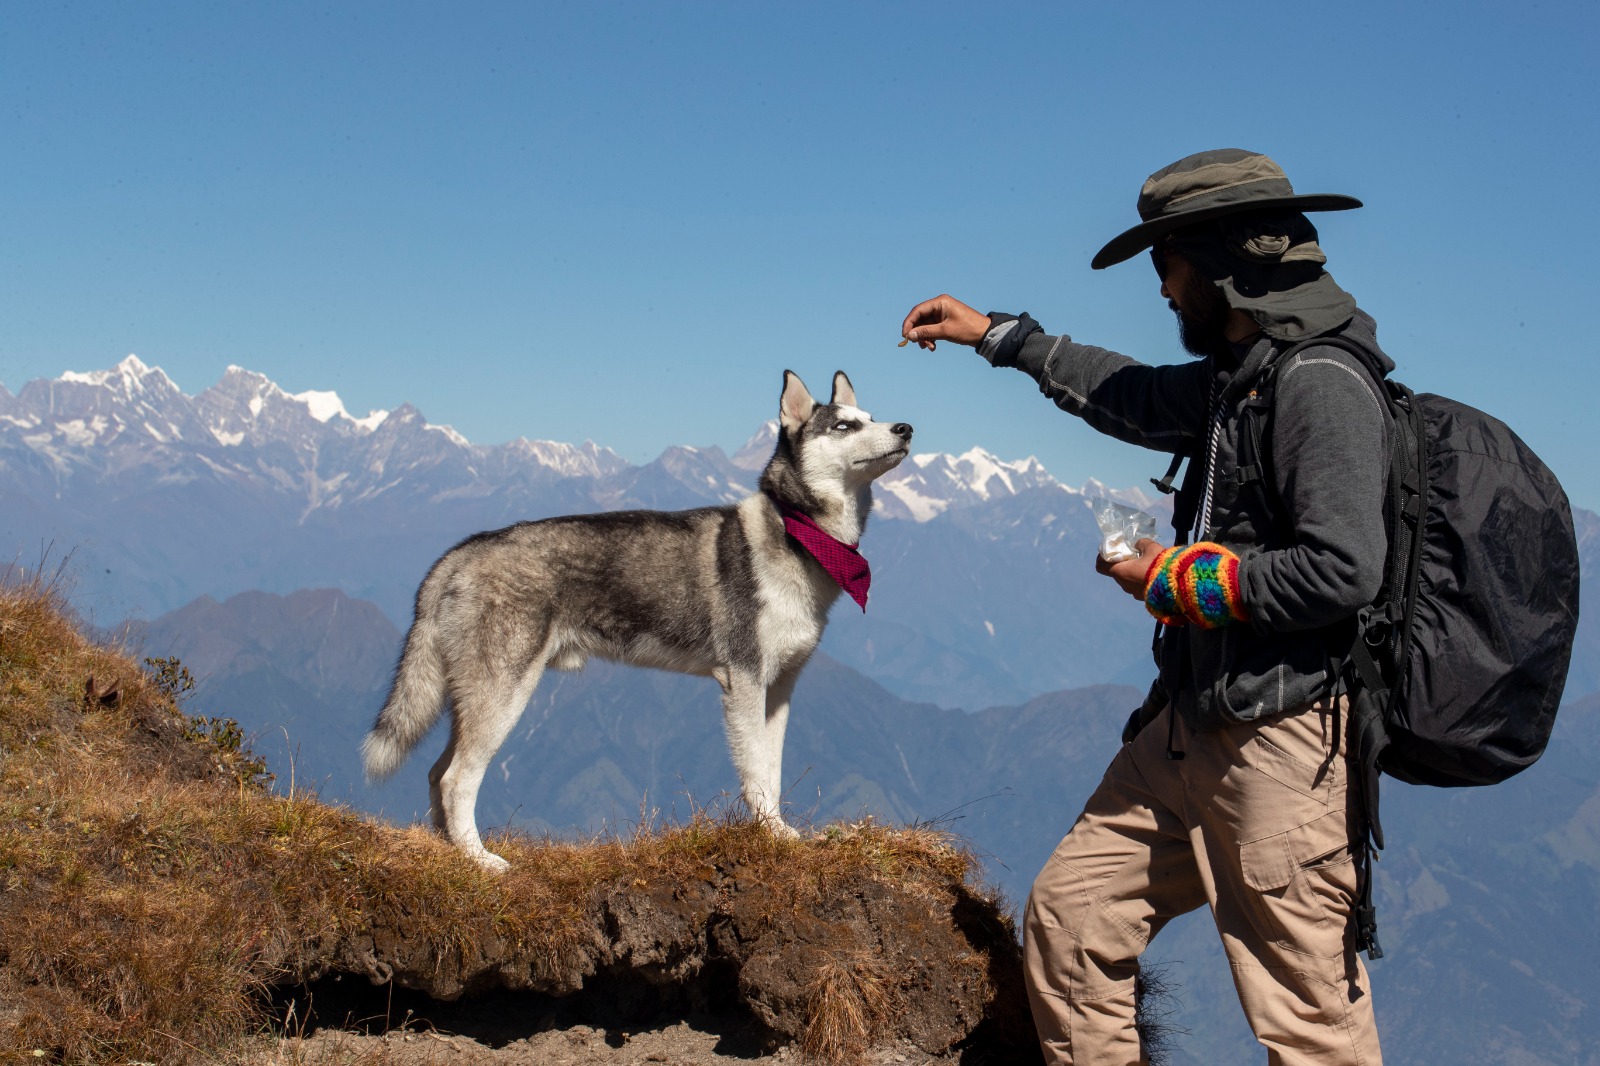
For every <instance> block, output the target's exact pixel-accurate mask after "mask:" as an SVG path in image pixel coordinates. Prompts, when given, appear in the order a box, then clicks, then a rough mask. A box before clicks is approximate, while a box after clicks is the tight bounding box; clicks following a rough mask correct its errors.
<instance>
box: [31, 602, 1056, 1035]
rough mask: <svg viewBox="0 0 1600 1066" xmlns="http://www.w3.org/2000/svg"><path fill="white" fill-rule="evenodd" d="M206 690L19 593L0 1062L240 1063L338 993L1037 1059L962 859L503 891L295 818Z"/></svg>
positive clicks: (764, 865) (386, 841)
mask: <svg viewBox="0 0 1600 1066" xmlns="http://www.w3.org/2000/svg"><path fill="white" fill-rule="evenodd" d="M183 685H184V675H183V674H182V672H181V670H180V669H179V668H178V667H177V666H176V664H162V663H157V664H154V667H153V668H146V667H141V666H140V665H139V664H137V663H135V662H134V661H133V660H131V659H130V658H129V657H127V656H126V655H125V654H123V653H122V652H120V651H118V650H117V649H114V648H106V647H101V646H98V645H96V644H94V643H93V642H91V641H90V640H88V639H87V638H86V637H85V636H84V635H83V634H82V633H81V632H80V630H79V629H78V627H77V626H76V625H75V624H74V623H73V622H72V621H71V620H70V619H69V618H68V617H67V616H66V614H65V613H64V611H63V610H62V608H61V606H60V603H59V601H58V599H57V598H56V597H55V596H53V595H52V594H51V592H50V591H49V589H48V588H45V587H43V586H41V585H40V584H39V583H37V582H34V583H22V584H19V583H16V582H13V583H11V584H10V585H7V586H5V587H3V588H0V1059H4V1060H6V1061H27V1062H38V1061H61V1062H113V1061H116V1062H127V1061H130V1060H131V1061H159V1062H182V1061H214V1060H216V1059H217V1058H225V1057H228V1056H231V1055H234V1054H237V1053H239V1052H240V1050H241V1049H242V1048H243V1047H244V1046H245V1045H246V1044H247V1043H248V1042H249V1040H250V1039H251V1038H252V1037H253V1036H255V1035H257V1034H260V1033H262V1032H266V1031H270V1026H271V1023H272V1021H273V1012H272V1009H271V1004H272V1003H273V996H274V994H275V993H276V994H278V995H279V996H281V995H282V994H283V990H285V989H293V988H295V987H298V986H306V985H309V984H311V983H312V982H317V981H319V980H323V979H325V978H327V977H328V976H329V975H350V976H354V977H358V978H364V979H366V980H367V981H370V982H372V983H374V984H377V985H384V984H392V985H393V986H395V987H401V988H409V989H416V990H420V991H421V992H424V993H426V994H427V995H428V996H431V997H433V998H435V999H437V1000H454V999H459V998H462V997H471V996H474V995H478V994H483V993H487V992H493V991H509V992H512V993H516V994H522V995H527V996H530V997H544V998H545V999H549V998H552V997H554V998H560V997H568V996H572V995H575V994H577V993H579V992H594V991H595V990H596V989H600V990H605V989H606V988H607V987H608V986H615V987H616V988H617V989H619V990H625V991H626V995H627V997H628V998H629V999H630V1000H631V1001H638V1002H640V1003H641V1007H640V1009H648V1008H649V1007H650V1005H651V1004H655V1006H656V1007H659V1006H660V1005H661V1004H674V1003H677V1004H692V1005H701V1006H703V1005H706V1004H710V1005H713V1006H715V1007H716V1008H717V1009H723V1010H730V1011H740V1012H746V1013H747V1014H748V1016H749V1018H750V1020H751V1021H750V1024H751V1025H752V1026H754V1027H755V1028H756V1029H758V1030H760V1031H761V1032H762V1034H763V1038H764V1039H765V1040H767V1041H768V1043H769V1045H771V1046H780V1045H786V1044H787V1045H795V1046H798V1047H799V1048H800V1049H803V1050H804V1051H806V1052H808V1053H809V1054H811V1055H814V1056H816V1057H817V1058H819V1059H823V1060H827V1061H841V1060H846V1059H849V1058H851V1057H853V1056H855V1055H858V1054H859V1053H860V1052H861V1051H862V1050H864V1049H865V1048H867V1047H868V1046H869V1045H875V1044H880V1043H884V1042H887V1041H892V1040H906V1041H910V1042H911V1043H913V1044H915V1045H916V1046H917V1047H919V1048H921V1049H922V1050H923V1051H925V1052H927V1053H930V1054H944V1053H947V1052H950V1051H951V1050H952V1049H956V1048H965V1049H968V1050H969V1051H976V1052H980V1053H981V1051H982V1050H983V1049H986V1048H992V1049H993V1051H994V1053H995V1054H996V1056H997V1057H1004V1058H1006V1059H1007V1060H1010V1059H1011V1056H1012V1055H1013V1054H1026V1052H1025V1050H1024V1049H1026V1048H1028V1047H1030V1046H1031V1043H1032V1036H1031V1029H1030V1028H1029V1027H1028V1026H1027V1024H1026V1018H1025V1013H1026V1008H1025V1005H1024V1004H1023V1003H1022V1001H1021V994H1020V986H1019V982H1020V974H1019V970H1018V957H1017V948H1016V940H1015V931H1014V928H1013V926H1012V924H1011V922H1010V919H1009V918H1008V917H1007V915H1006V914H1005V912H1004V908H1003V906H1002V905H1001V904H1000V903H998V902H997V901H996V900H995V899H994V897H993V896H992V894H989V893H987V892H986V891H985V890H983V889H982V887H981V886H980V885H978V883H977V879H976V876H977V864H976V861H975V860H974V859H973V857H972V856H971V855H970V854H969V853H968V852H967V851H966V850H964V849H963V848H962V847H961V846H960V845H959V844H958V843H957V842H955V841H953V840H952V839H951V838H950V837H948V836H947V835H945V834H943V833H940V832H937V831H935V830H931V829H926V828H908V829H889V828H886V827H882V826H878V825H874V824H872V823H870V822H868V823H863V824H858V825H849V826H830V827H827V828H825V829H824V830H823V831H821V832H820V833H818V834H816V835H815V836H814V837H811V838H808V839H804V840H800V841H785V840H778V839H775V838H773V837H772V836H770V835H769V834H767V833H765V832H764V831H762V830H761V829H760V828H759V827H757V826H754V825H752V824H749V823H747V822H741V821H737V820H734V819H731V818H715V819H714V818H711V817H707V816H702V817H698V818H695V819H694V820H692V821H691V822H689V823H688V824H685V825H675V826H665V827H649V828H647V829H643V830H640V831H638V832H636V833H634V834H633V835H631V836H629V837H627V838H607V839H602V840H596V841H589V842H571V841H561V840H548V839H547V840H534V839H530V838H527V837H522V836H517V835H509V836H505V837H502V838H501V839H499V840H497V841H495V843H494V845H493V846H494V848H495V850H496V851H498V852H499V853H500V854H502V855H504V856H506V857H507V858H508V859H510V860H511V861H512V864H513V866H512V869H511V870H510V871H509V872H508V873H506V874H504V875H501V876H499V877H491V876H488V875H485V874H484V873H482V872H481V871H479V870H478V869H477V867H475V866H474V865H473V864H471V863H470V862H468V861H466V860H464V859H463V858H461V857H460V856H459V855H458V854H457V853H456V852H455V851H454V850H453V849H451V848H449V847H448V846H446V845H445V844H444V843H442V842H441V841H440V840H439V839H438V838H437V837H435V836H434V835H433V834H431V833H428V832H426V831H424V830H420V829H415V828H411V829H396V828H393V827H390V826H386V825H383V824H380V823H376V822H373V821H371V820H368V819H366V818H363V817H361V816H359V815H356V814H354V813H352V812H351V811H349V810H347V809H344V808H340V807H335V806H329V805H327V804H324V803H322V802H320V801H319V800H318V799H317V798H316V797H315V796H314V795H311V794H308V793H304V792H295V791H293V790H283V789H281V788H280V789H278V790H276V791H274V790H272V789H270V788H269V787H268V786H267V783H266V782H265V780H264V777H263V774H262V773H261V770H262V767H261V764H260V763H259V762H257V761H255V760H254V759H253V758H252V757H251V755H250V753H249V751H248V749H247V748H245V747H243V746H242V745H241V744H240V738H239V736H238V733H237V731H236V730H233V729H230V728H229V725H228V723H226V722H224V721H216V720H211V719H203V718H198V719H197V718H193V717H191V716H189V715H188V714H186V713H185V712H184V711H183V710H182V709H181V708H180V706H179V703H178V699H177V697H179V696H181V690H182V688H183Z"/></svg>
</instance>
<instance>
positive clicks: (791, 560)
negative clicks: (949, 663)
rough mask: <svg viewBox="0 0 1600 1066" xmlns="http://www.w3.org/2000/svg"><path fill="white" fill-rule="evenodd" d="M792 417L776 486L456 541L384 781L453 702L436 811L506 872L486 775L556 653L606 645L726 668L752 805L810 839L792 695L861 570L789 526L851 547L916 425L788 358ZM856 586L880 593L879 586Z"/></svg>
mask: <svg viewBox="0 0 1600 1066" xmlns="http://www.w3.org/2000/svg"><path fill="white" fill-rule="evenodd" d="M778 423H779V432H778V443H777V448H776V449H775V450H774V452H773V455H772V459H771V460H770V461H769V462H768V463H767V466H766V469H765V470H764V471H763V472H762V474H761V481H760V491H759V492H757V493H756V494H755V495H753V496H750V497H749V498H747V499H745V500H742V501H741V502H739V503H738V504H734V505H731V506H726V507H706V508H700V509H697V510H692V511H622V512H615V513H610V514H594V515H574V516H571V517H564V518H548V519H545V520H543V521H539V522H519V523H517V524H516V525H514V526H509V527H507V528H505V529H500V530H495V531H494V532H491V533H480V534H478V535H477V536H474V537H469V538H468V539H466V540H464V541H462V542H461V543H460V544H458V545H456V546H455V547H454V548H451V549H450V550H449V551H448V552H446V553H445V554H444V556H443V557H442V558H441V559H440V560H439V561H438V562H436V563H434V564H433V568H432V569H431V570H429V571H428V576H427V577H426V578H424V579H423V582H422V587H421V588H420V589H418V590H417V603H416V613H415V619H414V620H413V621H412V623H411V631H410V632H409V633H408V634H407V635H406V643H405V648H404V650H403V651H402V652H401V654H400V661H399V663H398V664H397V665H396V667H395V673H394V684H393V687H392V688H391V689H390V691H389V698H388V700H387V701H385V703H384V705H383V710H382V711H380V712H379V714H378V719H377V721H376V722H375V723H374V724H373V727H372V731H371V732H370V733H368V734H367V738H366V740H365V741H364V742H363V744H362V748H361V750H362V755H363V757H364V760H365V762H366V769H367V774H368V776H369V777H371V778H374V779H381V778H383V777H387V776H388V775H389V774H391V773H393V772H394V771H395V769H397V768H398V767H399V765H400V763H401V762H403V761H404V760H405V757H406V755H407V754H408V753H409V752H410V751H411V749H412V748H413V747H415V746H416V744H417V742H418V741H420V740H421V739H422V736H423V734H425V733H426V732H427V731H428V729H429V728H430V727H431V726H432V725H433V724H434V722H436V721H437V720H438V718H439V715H440V714H441V713H442V711H443V710H444V707H445V704H446V702H448V703H449V706H450V711H451V729H450V742H449V745H448V746H447V747H446V748H445V749H444V754H443V755H441V756H440V757H439V761H438V762H436V763H434V765H433V769H432V770H431V771H429V773H428V797H429V816H430V817H431V818H432V820H433V824H434V825H435V826H436V827H437V828H438V829H439V830H441V831H443V832H444V834H445V835H446V836H447V837H448V838H449V839H450V840H451V842H452V843H454V844H455V845H457V846H458V847H460V848H461V849H462V850H463V851H465V852H466V853H467V854H468V855H470V856H472V858H474V859H475V860H477V862H478V863H479V864H480V865H482V866H484V867H485V868H487V869H490V870H503V869H505V868H506V866H507V863H506V861H505V860H504V859H502V858H500V857H499V856H498V855H494V854H492V853H491V852H489V851H487V850H486V849H485V848H484V846H483V841H482V839H481V838H480V837H479V836H478V827H477V824H476V819H475V817H474V811H475V809H476V807H477V802H478V787H479V785H480V784H481V783H482V782H483V775H484V772H485V771H486V770H487V769H488V767H489V761H490V760H491V759H492V758H494V754H495V752H496V751H497V750H498V749H499V747H500V745H501V744H502V743H504V741H505V739H506V737H507V736H508V735H509V734H510V732H511V729H512V727H513V726H515V725H516V723H517V719H518V718H519V717H521V715H522V712H523V709H524V708H525V707H526V706H527V703H528V700H529V698H530V697H531V696H532V695H533V690H534V687H535V686H537V685H538V684H539V678H540V676H541V675H542V674H543V673H544V670H545V667H547V666H548V667H553V668H554V669H557V670H577V669H580V668H582V666H583V664H584V662H585V660H587V659H588V657H589V656H591V655H594V656H599V657H600V658H602V659H612V660H616V661H618V662H624V663H632V664H634V665H637V666H649V667H656V668H659V669H663V670H676V671H679V672H681V673H687V674H700V675H703V676H707V677H713V678H715V679H716V680H717V683H718V684H720V685H721V686H722V713H723V722H724V724H725V725H726V727H727V733H728V747H729V748H730V749H731V752H732V755H733V765H734V767H735V768H736V769H737V770H738V772H739V784H740V790H741V792H742V795H743V798H744V802H745V804H746V805H747V806H748V807H749V808H750V811H751V813H752V814H753V815H754V816H755V817H757V818H759V819H761V820H762V821H763V822H765V823H766V824H767V825H768V826H769V827H770V828H771V829H772V830H773V831H774V832H779V833H783V834H786V835H791V836H792V835H794V830H793V829H791V828H790V827H789V826H788V825H786V824H785V823H784V822H783V820H782V816H781V815H780V814H779V812H778V798H779V790H780V786H781V782H782V761H783V732H784V727H785V726H786V725H787V723H788V718H789V697H790V694H791V693H793V691H794V685H795V680H796V679H797V678H798V677H799V675H800V670H801V668H802V667H804V666H805V664H806V661H807V660H808V659H810V657H811V653H812V652H813V651H814V650H816V647H817V642H818V641H819V640H820V639H821V637H822V628H823V626H824V625H825V624H826V623H827V620H828V609H829V608H830V607H831V606H832V605H833V601H834V600H835V599H837V598H838V596H839V592H840V589H841V581H843V580H844V579H842V578H841V579H840V580H836V579H835V578H834V577H832V576H830V572H829V570H827V569H825V568H824V565H823V563H821V562H819V561H818V558H819V557H818V556H814V555H813V554H812V553H811V551H810V550H808V548H807V547H805V546H803V545H802V543H801V542H800V541H799V540H797V539H796V537H795V536H791V535H789V534H788V533H787V532H786V524H787V523H792V522H795V521H798V522H800V523H801V524H802V525H805V526H807V527H811V528H820V530H822V531H824V532H825V533H826V534H828V535H829V536H830V537H832V538H833V539H834V540H837V541H840V542H843V544H844V545H854V544H855V543H856V542H857V541H858V540H860V539H861V530H862V528H863V527H864V526H865V525H866V522H867V512H868V511H869V510H871V507H872V490H871V484H872V482H873V480H874V479H876V478H878V477H879V476H881V475H882V474H884V473H887V472H888V471H889V470H892V469H893V468H894V467H895V466H896V465H897V464H898V463H899V462H900V460H902V459H904V458H905V457H906V454H907V452H908V451H909V447H910V443H911V427H910V426H908V425H906V424H905V423H903V422H897V423H895V424H893V425H888V424H884V423H880V422H874V421H873V420H872V416H871V415H869V414H867V412H865V411H863V410H861V408H860V407H858V406H856V395H855V390H854V389H853V388H852V387H851V385H850V379H849V378H847V377H846V376H845V375H844V372H843V371H840V372H838V373H836V374H834V376H833V398H832V400H830V401H829V402H828V403H826V404H819V403H817V402H816V400H814V399H812V396H811V393H810V392H809V391H808V390H807V389H806V386H805V384H804V383H803V382H802V381H801V380H800V378H799V376H798V375H796V374H795V373H793V372H792V371H787V370H786V371H784V374H783V393H782V396H781V398H780V400H779V404H778ZM788 528H791V529H796V530H797V535H803V536H805V537H807V538H809V537H811V536H813V535H814V534H813V533H812V532H810V529H799V528H798V527H796V526H793V525H789V526H788ZM824 539H825V538H824ZM841 550H843V551H845V552H847V553H848V549H847V548H841ZM824 554H826V550H825V551H824ZM857 561H858V562H859V560H857ZM860 565H861V569H862V570H864V569H865V564H864V562H862V563H861V564H860ZM845 583H846V584H849V582H845ZM852 595H853V596H856V597H857V598H858V599H859V600H860V602H861V603H862V605H863V607H865V600H866V591H865V586H864V584H863V585H859V586H856V587H852Z"/></svg>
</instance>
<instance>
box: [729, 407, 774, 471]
mask: <svg viewBox="0 0 1600 1066" xmlns="http://www.w3.org/2000/svg"><path fill="white" fill-rule="evenodd" d="M777 446H778V420H777V419H776V418H773V419H769V420H767V421H766V422H763V423H761V428H760V429H758V430H756V435H755V436H753V437H751V438H750V439H749V440H747V441H745V442H744V443H743V444H741V445H740V446H739V450H738V451H736V452H734V453H733V458H732V459H731V460H730V462H732V463H733V465H734V466H736V467H738V468H739V469H740V470H749V471H752V472H756V473H759V472H760V471H761V470H762V469H764V468H765V467H766V465H767V460H768V459H771V458H772V451H773V449H774V448H776V447H777Z"/></svg>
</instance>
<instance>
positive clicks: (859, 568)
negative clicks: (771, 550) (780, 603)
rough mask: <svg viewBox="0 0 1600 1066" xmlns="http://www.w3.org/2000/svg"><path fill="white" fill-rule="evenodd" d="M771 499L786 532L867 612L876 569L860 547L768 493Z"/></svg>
mask: <svg viewBox="0 0 1600 1066" xmlns="http://www.w3.org/2000/svg"><path fill="white" fill-rule="evenodd" d="M767 499H769V500H771V501H772V505H773V506H774V507H776V508H777V509H778V515H779V517H780V518H782V519H783V529H784V532H786V533H788V534H789V536H791V537H793V538H794V539H795V540H796V541H797V542H798V543H799V545H800V546H801V547H802V548H804V549H805V550H806V552H807V553H808V554H809V555H810V556H811V557H812V558H813V559H815V560H816V561H817V562H818V563H820V564H821V565H822V569H824V570H826V571H827V572H828V576H829V577H831V578H833V580H834V581H835V582H836V583H837V584H838V585H839V587H840V588H841V589H843V590H844V591H845V594H846V595H848V596H849V597H850V598H851V599H852V600H855V601H856V603H858V604H860V606H861V610H862V611H863V612H865V611H866V609H867V590H868V589H869V588H871V586H872V567H871V566H869V565H867V560H866V557H865V556H863V555H862V554H861V552H860V551H859V550H857V547H856V545H854V544H846V543H845V542H844V541H842V540H839V539H838V538H837V537H835V536H833V534H831V533H829V532H828V531H827V530H825V529H823V528H822V527H821V526H819V525H817V523H816V522H815V521H814V520H813V519H812V518H811V516H810V515H808V514H806V513H805V512H803V511H799V510H796V509H795V508H794V507H791V506H790V505H788V504H786V503H784V502H783V501H782V500H780V499H778V498H777V497H776V496H773V495H771V494H767Z"/></svg>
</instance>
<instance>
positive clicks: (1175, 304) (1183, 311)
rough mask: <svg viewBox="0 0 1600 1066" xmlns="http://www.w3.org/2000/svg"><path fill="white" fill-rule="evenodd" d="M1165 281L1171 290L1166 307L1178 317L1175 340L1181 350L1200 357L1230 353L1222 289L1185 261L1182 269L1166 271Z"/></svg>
mask: <svg viewBox="0 0 1600 1066" xmlns="http://www.w3.org/2000/svg"><path fill="white" fill-rule="evenodd" d="M1169 258H1170V260H1171V261H1173V262H1174V263H1177V262H1181V260H1178V259H1177V257H1176V256H1170V257H1169ZM1167 283H1168V288H1169V290H1170V291H1171V292H1172V297H1171V298H1170V299H1169V300H1168V301H1167V306H1168V307H1170V308H1172V311H1173V313H1174V314H1176V315H1177V316H1178V340H1179V342H1180V343H1182V345H1183V347H1184V350H1185V351H1187V352H1189V353H1190V354H1191V355H1198V356H1201V357H1204V356H1208V355H1215V356H1227V355H1229V354H1230V353H1231V351H1232V349H1231V346H1230V345H1229V343H1228V337H1227V332H1226V331H1227V328H1228V310H1229V308H1228V300H1227V297H1225V296H1223V295H1222V290H1221V289H1220V288H1218V287H1217V286H1216V285H1214V284H1212V283H1211V282H1209V281H1207V280H1206V279H1205V278H1204V277H1202V276H1201V275H1200V272H1199V271H1198V270H1195V269H1194V268H1192V267H1190V266H1189V265H1188V264H1187V263H1184V268H1183V269H1178V270H1171V271H1169V273H1168V276H1167ZM1174 283H1176V286H1175V287H1174Z"/></svg>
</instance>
